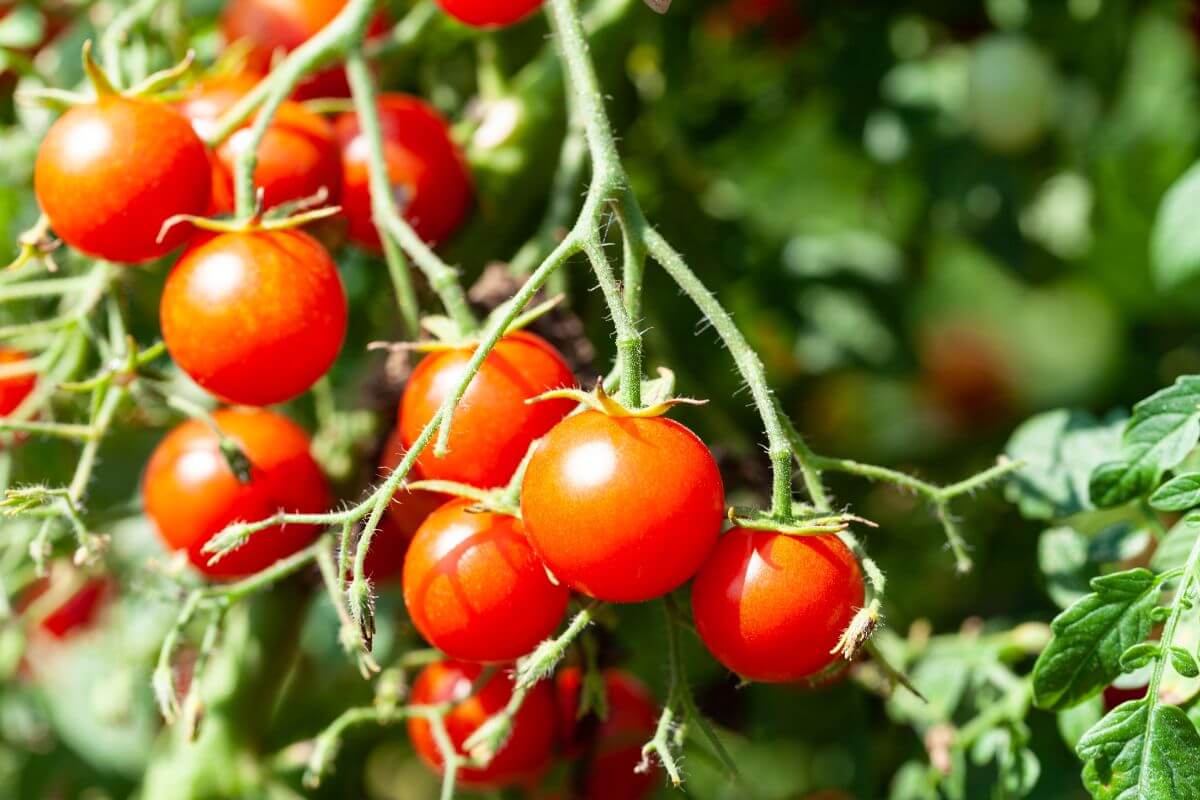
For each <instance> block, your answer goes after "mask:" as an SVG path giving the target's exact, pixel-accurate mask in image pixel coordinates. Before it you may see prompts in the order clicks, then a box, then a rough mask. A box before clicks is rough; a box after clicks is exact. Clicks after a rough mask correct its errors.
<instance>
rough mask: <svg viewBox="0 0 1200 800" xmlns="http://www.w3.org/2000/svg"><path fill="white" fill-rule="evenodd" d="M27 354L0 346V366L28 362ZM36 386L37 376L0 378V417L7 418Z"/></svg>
mask: <svg viewBox="0 0 1200 800" xmlns="http://www.w3.org/2000/svg"><path fill="white" fill-rule="evenodd" d="M28 360H29V354H28V353H26V352H24V351H23V350H17V349H16V348H13V347H4V346H0V364H20V363H21V362H22V361H28ZM36 385H37V375H34V374H33V373H32V372H30V373H28V374H25V375H13V376H12V377H8V378H0V417H7V416H8V415H9V414H11V413H13V412H14V411H16V410H17V407H18V406H20V405H21V403H23V402H25V398H26V397H28V396H29V393H30V392H32V391H33V387H34V386H36Z"/></svg>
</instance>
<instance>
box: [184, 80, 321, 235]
mask: <svg viewBox="0 0 1200 800" xmlns="http://www.w3.org/2000/svg"><path fill="white" fill-rule="evenodd" d="M257 83H258V76H255V75H239V76H235V77H230V78H222V79H219V80H214V81H209V82H207V83H203V84H200V85H199V86H197V87H196V88H195V89H194V90H193V91H192V92H191V93H190V94H189V95H188V97H187V98H185V99H184V101H183V102H182V103H181V104H180V105H179V110H180V112H182V113H183V115H184V116H185V117H187V118H188V119H189V120H191V123H192V127H193V128H195V129H196V132H197V133H198V134H199V135H201V136H207V135H208V134H209V133H211V132H212V131H213V129H214V128H215V127H216V124H217V120H218V119H220V117H221V115H222V114H224V113H225V112H226V111H228V110H229V109H230V108H232V107H233V105H234V104H236V103H237V101H238V100H240V99H241V98H242V96H243V95H245V94H246V93H248V92H249V91H250V90H251V89H253V88H254V86H255V84H257ZM251 124H252V123H247V124H246V126H245V127H243V128H241V129H240V130H238V131H236V132H235V133H234V134H233V135H232V136H230V137H229V138H228V139H227V140H225V142H224V143H222V144H221V146H220V147H219V148H217V151H216V153H215V154H214V157H213V165H212V169H213V197H212V211H213V212H214V213H229V212H231V211H233V206H234V189H233V179H234V174H235V169H236V167H235V165H236V164H237V160H238V158H239V157H240V156H241V154H242V153H245V152H246V148H247V147H248V146H249V138H250V126H251ZM254 185H255V186H256V187H257V188H259V189H261V190H262V192H263V207H264V208H268V209H269V208H274V207H275V206H278V205H281V204H283V203H291V202H295V201H297V200H304V199H306V198H310V197H313V196H314V195H316V194H317V193H318V192H320V191H321V190H322V189H324V190H325V191H326V192H327V193H328V195H329V202H330V203H333V204H335V203H337V202H338V198H339V197H340V196H341V191H342V159H341V153H340V152H339V150H338V144H337V140H336V139H335V138H334V134H333V126H332V125H331V124H330V123H329V122H327V121H326V120H325V119H324V118H323V117H320V116H318V115H316V114H313V113H312V112H310V111H308V110H306V109H305V108H304V106H302V105H300V104H299V103H293V102H285V103H283V105H281V106H280V107H279V110H278V111H277V112H276V114H275V117H274V119H273V120H272V121H271V126H270V127H269V128H267V132H266V135H265V136H263V139H262V142H261V143H260V144H259V146H258V166H257V167H255V170H254Z"/></svg>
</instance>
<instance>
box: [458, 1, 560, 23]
mask: <svg viewBox="0 0 1200 800" xmlns="http://www.w3.org/2000/svg"><path fill="white" fill-rule="evenodd" d="M438 5H439V6H441V7H442V10H443V11H445V12H446V13H447V14H449V15H450V16H452V17H454V18H455V19H457V20H458V21H459V22H463V23H466V24H467V25H471V26H473V27H476V28H496V27H502V26H505V25H512V24H514V23H517V22H520V21H521V20H523V19H525V18H526V17H528V16H530V15H531V14H533V12H534V11H536V10H537V9H539V8H541V5H542V0H438Z"/></svg>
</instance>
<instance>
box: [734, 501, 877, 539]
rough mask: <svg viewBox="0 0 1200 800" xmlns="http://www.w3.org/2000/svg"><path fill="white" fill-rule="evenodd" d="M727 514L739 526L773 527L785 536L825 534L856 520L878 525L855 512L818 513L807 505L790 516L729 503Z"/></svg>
mask: <svg viewBox="0 0 1200 800" xmlns="http://www.w3.org/2000/svg"><path fill="white" fill-rule="evenodd" d="M726 517H727V518H728V519H729V521H730V522H732V523H733V524H734V525H736V526H737V527H739V528H747V529H749V530H755V531H772V532H774V533H782V534H784V535H785V536H828V535H830V534H838V533H841V532H842V531H844V530H847V529H849V527H850V525H851V524H854V523H857V524H860V525H866V526H867V527H870V528H878V527H879V525H878V524H876V523H874V522H872V521H871V520H869V519H866V518H864V517H860V516H857V515H855V514H847V513H842V514H825V513H818V512H816V511H814V510H813V509H812V508H810V507H808V506H798V507H797V508H795V509H793V511H792V515H791V517H790V518H789V519H779V518H778V517H775V516H773V515H772V514H771V513H770V512H768V511H762V510H761V509H757V508H747V507H745V506H730V507H729V510H728V511H727V512H726Z"/></svg>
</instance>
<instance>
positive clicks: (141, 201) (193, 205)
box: [34, 96, 212, 264]
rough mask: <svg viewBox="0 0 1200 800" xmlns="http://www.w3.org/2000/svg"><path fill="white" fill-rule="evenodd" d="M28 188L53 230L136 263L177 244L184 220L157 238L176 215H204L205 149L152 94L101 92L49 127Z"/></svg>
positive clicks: (88, 250) (98, 253) (84, 247)
mask: <svg viewBox="0 0 1200 800" xmlns="http://www.w3.org/2000/svg"><path fill="white" fill-rule="evenodd" d="M34 190H35V193H36V194H37V199H38V203H39V205H41V207H42V211H44V212H45V213H46V216H47V217H49V219H50V225H51V227H52V228H53V230H54V232H55V233H56V234H57V235H58V236H59V237H60V238H62V240H63V241H64V242H66V243H67V244H68V245H70V246H71V247H74V248H75V249H77V250H79V251H80V252H82V253H85V254H87V255H90V256H94V257H96V258H103V259H106V260H108V261H116V262H122V263H131V264H132V263H140V262H143V261H150V260H153V259H156V258H161V257H162V256H165V255H166V254H167V253H170V252H171V251H172V250H174V249H175V248H177V247H179V245H181V244H183V242H184V241H185V240H186V238H187V237H188V235H189V230H188V226H186V225H179V226H175V227H174V228H172V229H171V230H170V231H169V232H168V233H167V235H166V236H165V237H164V238H163V239H162V241H159V233H160V231H161V230H162V227H163V223H165V222H166V221H167V220H168V219H170V218H171V217H173V216H175V215H177V214H191V215H199V214H203V213H204V212H205V211H206V210H207V208H208V204H209V198H210V195H211V193H212V175H211V169H210V167H209V162H208V154H207V152H206V151H205V149H204V145H203V144H202V143H201V141H200V139H199V137H197V136H196V133H195V132H194V131H193V130H192V127H191V125H189V124H188V121H187V120H186V119H184V118H183V116H181V115H180V114H179V112H177V111H175V110H174V109H172V108H170V107H169V106H166V105H163V104H162V103H157V102H152V101H150V100H138V99H128V98H124V97H116V96H114V97H104V98H101V99H100V100H98V101H97V102H95V103H89V104H86V105H81V106H76V107H75V108H73V109H71V110H70V111H68V112H67V113H66V114H64V115H63V116H62V117H60V118H59V119H58V121H57V122H55V123H54V125H52V126H51V127H50V130H49V132H47V134H46V138H45V139H43V140H42V144H41V147H40V149H39V150H38V155H37V162H36V165H35V167H34Z"/></svg>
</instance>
